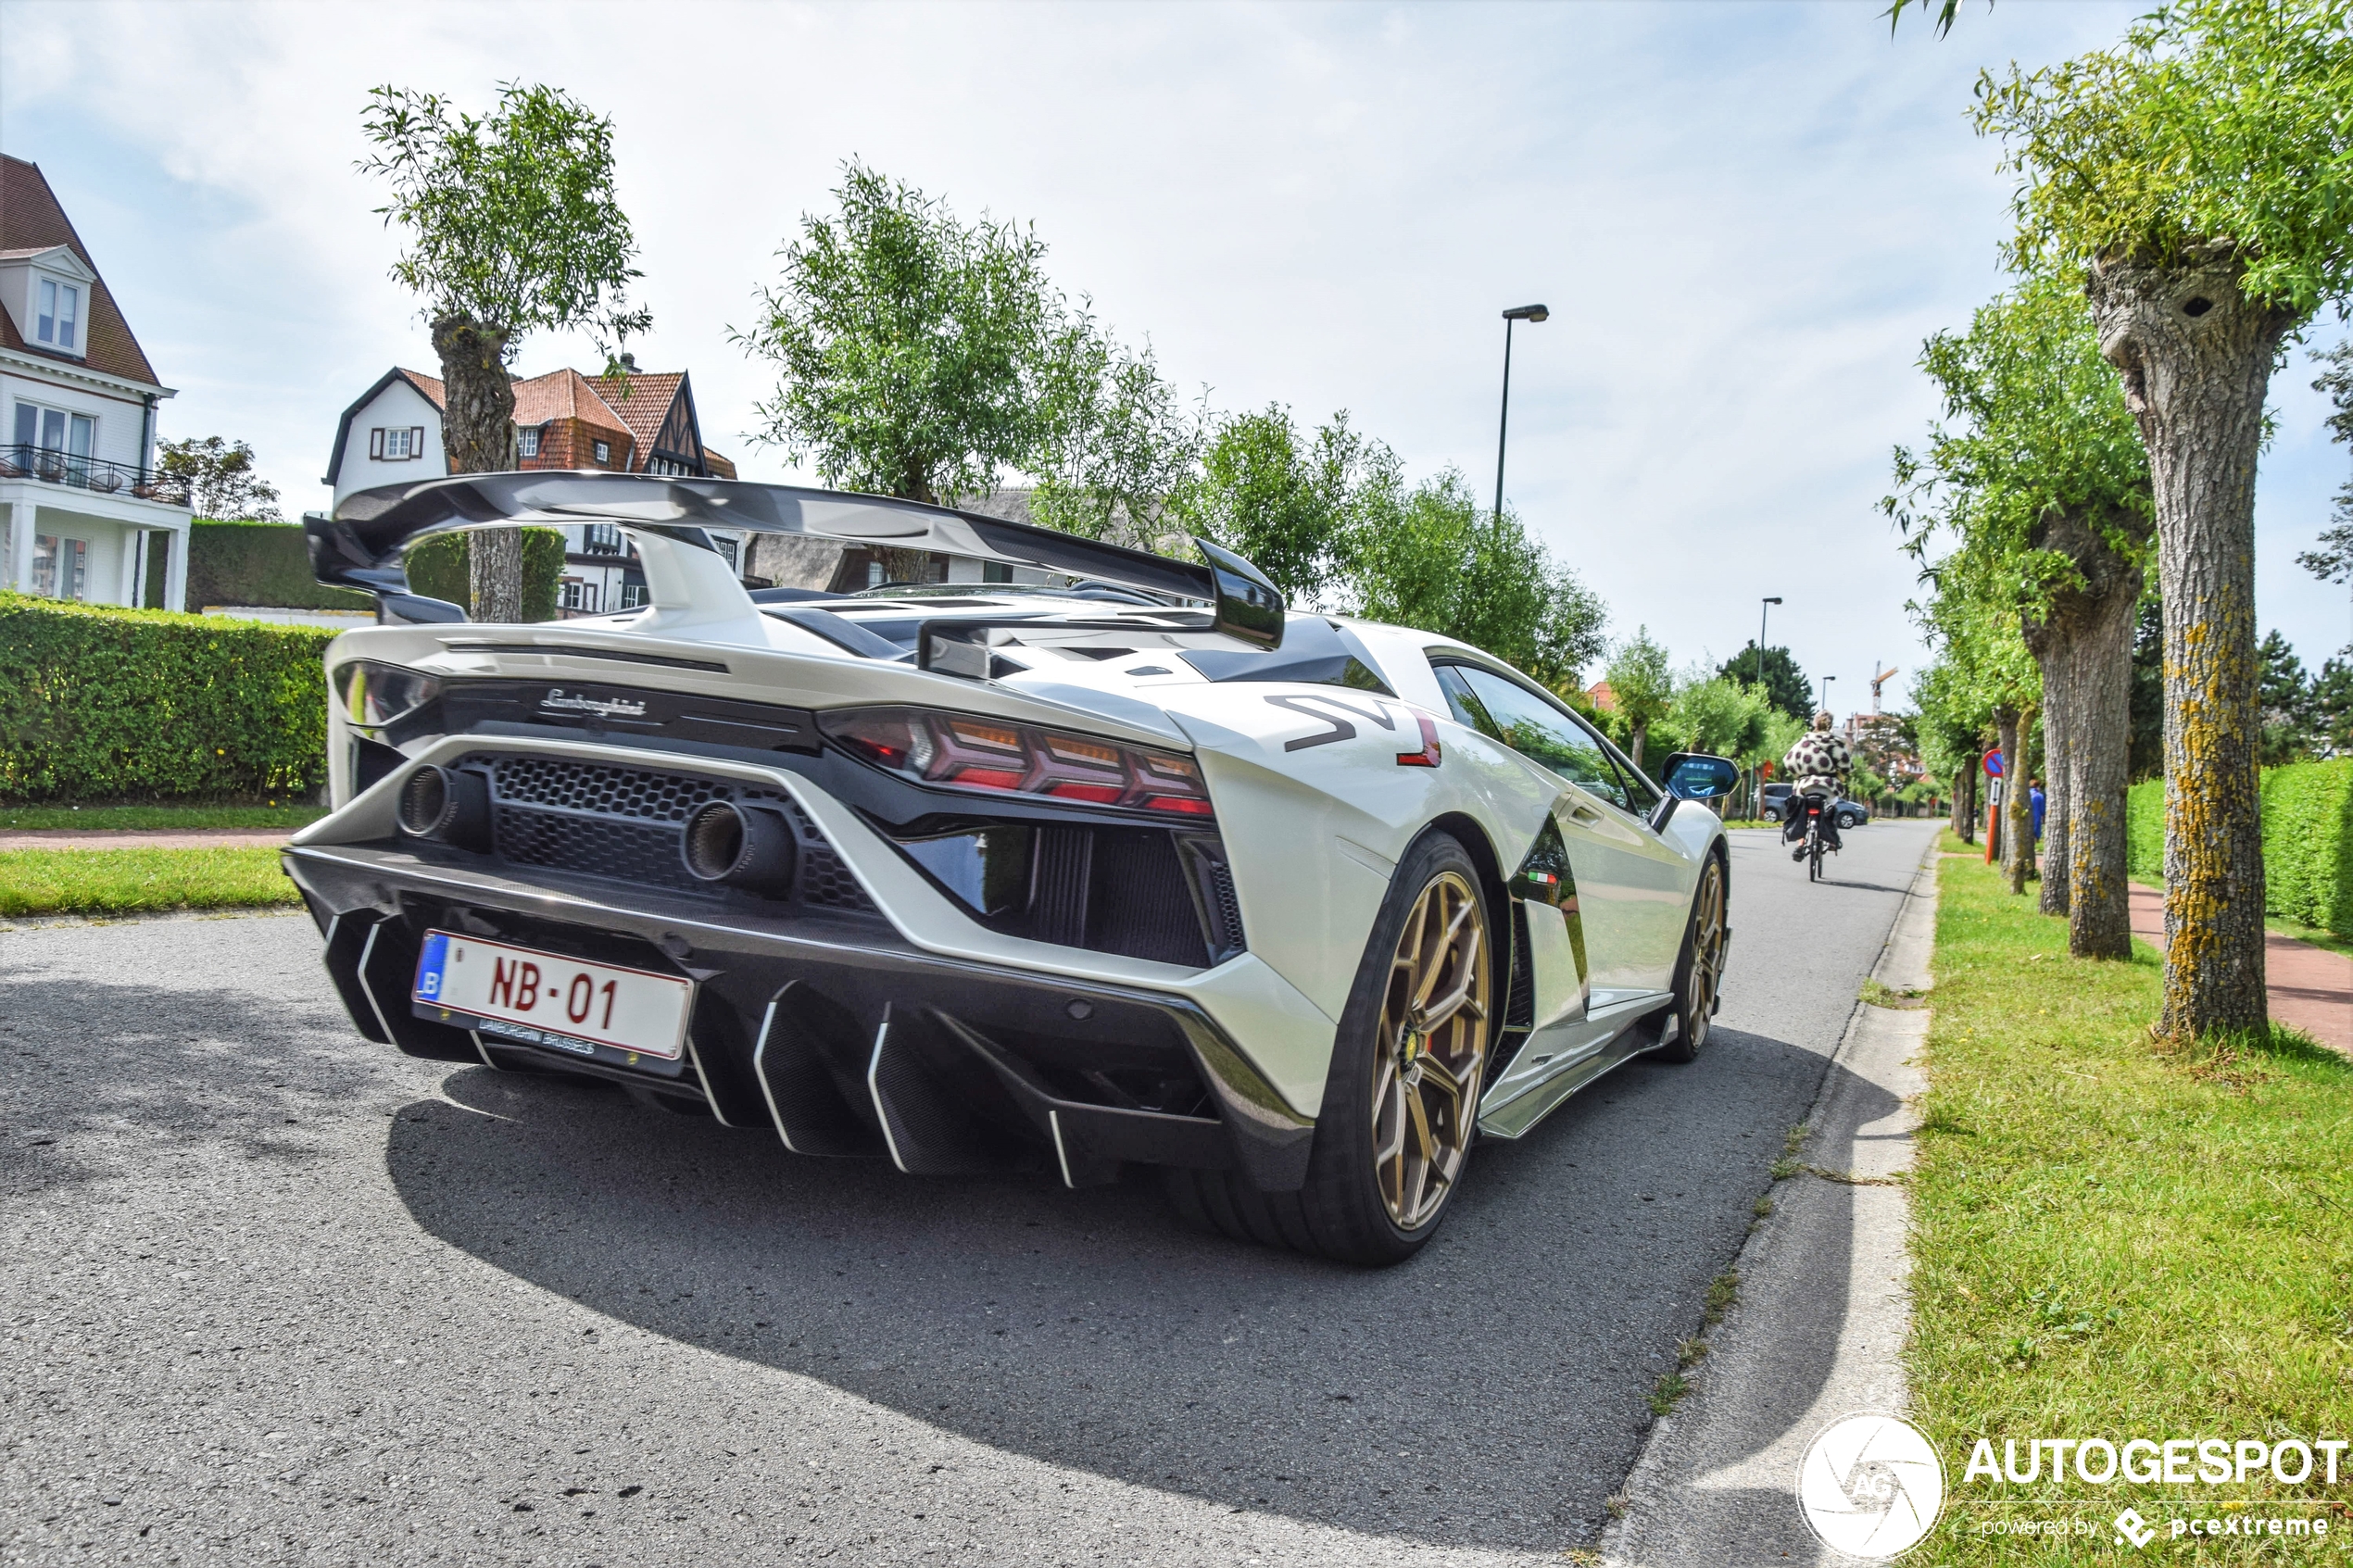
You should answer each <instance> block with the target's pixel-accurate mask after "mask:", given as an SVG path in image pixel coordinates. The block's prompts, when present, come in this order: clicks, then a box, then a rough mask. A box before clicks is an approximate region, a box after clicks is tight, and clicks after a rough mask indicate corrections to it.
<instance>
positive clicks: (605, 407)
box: [515, 368, 643, 457]
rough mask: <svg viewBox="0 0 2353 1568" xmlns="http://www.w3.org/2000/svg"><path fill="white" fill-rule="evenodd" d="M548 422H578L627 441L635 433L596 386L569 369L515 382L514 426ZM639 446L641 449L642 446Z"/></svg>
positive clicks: (551, 371) (577, 372) (633, 455)
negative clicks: (598, 393) (515, 424)
mask: <svg viewBox="0 0 2353 1568" xmlns="http://www.w3.org/2000/svg"><path fill="white" fill-rule="evenodd" d="M548 420H580V421H581V422H582V423H583V424H587V425H594V426H595V427H597V428H598V429H599V430H607V431H610V432H611V433H613V434H615V435H618V436H620V437H621V438H622V439H623V440H624V441H626V440H628V439H630V437H631V436H632V435H633V434H634V432H632V431H631V429H630V428H629V425H628V423H627V422H626V421H625V420H623V419H622V417H621V415H619V414H618V413H616V412H614V410H613V408H611V406H610V404H608V403H606V401H605V400H604V399H603V398H602V397H600V396H598V395H597V384H596V383H594V382H592V381H590V380H589V379H588V378H587V377H586V376H584V375H582V374H581V373H580V372H579V371H578V370H571V369H569V368H567V369H564V370H550V371H548V372H547V374H546V375H544V376H534V377H532V378H531V379H530V380H529V381H519V382H517V383H515V423H517V424H519V425H544V424H546V423H547V421H548ZM638 445H640V446H641V447H642V445H643V443H639V444H638ZM631 455H632V457H635V453H633V454H631Z"/></svg>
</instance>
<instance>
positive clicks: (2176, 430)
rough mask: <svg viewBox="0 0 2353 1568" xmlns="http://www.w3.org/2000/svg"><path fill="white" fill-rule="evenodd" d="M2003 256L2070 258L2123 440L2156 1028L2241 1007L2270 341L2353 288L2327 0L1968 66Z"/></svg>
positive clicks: (2250, 982)
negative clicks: (2142, 484) (2008, 205)
mask: <svg viewBox="0 0 2353 1568" xmlns="http://www.w3.org/2000/svg"><path fill="white" fill-rule="evenodd" d="M1977 123H1978V127H1979V129H1980V131H1981V132H1989V133H1994V134H1997V135H1999V136H2001V137H2002V138H2003V139H2004V141H2005V143H2006V157H2005V163H2006V166H2007V168H2010V169H2015V170H2016V171H2017V172H2019V173H2020V175H2021V176H2022V177H2023V178H2022V180H2021V182H2020V186H2019V190H2018V194H2017V198H2016V203H2015V207H2016V210H2017V214H2018V218H2019V232H2018V237H2017V240H2016V246H2015V248H2016V254H2017V257H2018V258H2019V259H2020V261H2021V263H2023V264H2024V265H2025V266H2027V267H2028V268H2029V269H2031V270H2034V271H2037V272H2043V273H2048V274H2050V275H2054V276H2058V275H2071V276H2081V277H2082V278H2083V279H2084V280H2085V283H2086V289H2087V293H2088V295H2089V297H2090V300H2091V302H2092V309H2093V314H2094V316H2095V320H2096V321H2097V325H2098V332H2099V341H2100V345H2101V348H2102V351H2103V352H2104V353H2105V354H2106V355H2107V357H2108V359H2109V360H2110V362H2111V363H2113V364H2114V365H2115V366H2116V367H2117V368H2118V370H2120V371H2121V372H2122V373H2123V377H2124V390H2125V397H2126V401H2127V403H2128V404H2129V406H2130V407H2131V408H2132V410H2133V416H2134V418H2135V419H2136V420H2137V421H2138V423H2139V425H2140V429H2141V435H2142V438H2143V440H2144V442H2145V445H2146V446H2147V448H2148V454H2149V469H2150V474H2151V478H2152V482H2153V484H2154V489H2155V496H2156V514H2157V532H2158V571H2159V575H2160V578H2161V587H2162V592H2163V599H2164V606H2165V618H2166V621H2165V671H2166V710H2167V723H2166V776H2167V779H2168V781H2169V784H2170V787H2169V788H2168V790H2167V792H2166V830H2165V846H2166V847H2165V881H2166V895H2165V905H2166V908H2165V927H2166V938H2167V943H2166V953H2165V991H2164V1007H2163V1012H2162V1014H2161V1017H2160V1020H2159V1023H2158V1029H2159V1031H2160V1033H2161V1034H2163V1035H2167V1036H2169V1037H2171V1038H2174V1039H2194V1038H2196V1037H2199V1036H2202V1035H2208V1034H2209V1033H2212V1032H2216V1031H2221V1032H2226V1033H2229V1032H2237V1031H2242V1030H2258V1029H2261V1028H2264V1027H2265V1026H2266V1008H2265V993H2264V962H2263V952H2264V936H2263V858H2262V839H2261V829H2260V825H2259V788H2258V782H2257V778H2256V758H2257V753H2258V747H2259V738H2260V736H2259V723H2258V717H2257V706H2256V684H2257V680H2258V673H2259V672H2258V666H2257V661H2256V657H2255V583H2254V559H2255V540H2254V498H2255V470H2256V456H2257V453H2258V451H2259V448H2260V446H2261V444H2262V439H2263V428H2264V421H2263V399H2264V392H2265V388H2266V387H2267V385H2268V384H2269V383H2270V380H2271V370H2272V368H2273V363H2274V359H2275V357H2276V356H2277V354H2278V352H2279V350H2280V346H2281V345H2282V343H2283V341H2284V339H2285V338H2286V336H2287V335H2288V334H2289V333H2290V332H2294V331H2296V329H2297V328H2298V327H2300V325H2301V324H2302V323H2303V322H2305V321H2306V320H2309V318H2310V317H2311V315H2312V314H2313V313H2314V312H2315V311H2316V310H2317V309H2318V308H2319V307H2321V306H2322V304H2324V303H2327V302H2329V301H2332V300H2334V301H2339V302H2342V301H2343V300H2344V299H2345V298H2346V296H2347V293H2348V291H2349V290H2353V223H2348V222H2347V220H2346V214H2347V211H2348V210H2353V0H2179V3H2176V4H2171V5H2166V6H2161V7H2160V8H2159V9H2158V10H2156V11H2155V12H2153V13H2151V14H2150V15H2148V16H2146V17H2145V18H2143V19H2140V20H2139V21H2137V22H2135V23H2133V26H2132V28H2131V29H2130V30H2129V31H2128V32H2127V33H2126V35H2125V39H2124V42H2123V44H2122V45H2121V46H2120V47H2119V48H2115V49H2108V50H2100V51H2095V52H2094V53H2092V54H2089V55H2085V56H2081V57H2080V58H2077V59H2074V60H2070V61H2067V62H2065V63H2063V64H2060V65H2057V66H2054V67H2050V68H2047V69H2040V70H2034V71H2025V70H2021V69H2019V68H2018V67H2017V66H2015V65H2013V66H2012V67H2011V68H2010V70H2009V72H2008V74H2007V76H2006V77H1995V76H1994V75H1993V74H1991V73H1988V74H1986V75H1985V76H1984V77H1983V78H1982V80H1981V82H1980V86H1979V102H1978V110H1977Z"/></svg>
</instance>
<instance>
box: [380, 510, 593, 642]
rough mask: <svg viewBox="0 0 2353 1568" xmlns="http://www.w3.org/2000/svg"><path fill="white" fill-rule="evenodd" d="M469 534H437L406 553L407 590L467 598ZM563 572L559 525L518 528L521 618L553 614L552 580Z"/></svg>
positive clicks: (535, 618)
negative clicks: (407, 554)
mask: <svg viewBox="0 0 2353 1568" xmlns="http://www.w3.org/2000/svg"><path fill="white" fill-rule="evenodd" d="M472 539H473V535H472V533H436V534H434V536H433V537H432V538H430V539H428V540H426V541H425V542H424V543H423V544H422V545H419V546H416V547H414V548H413V549H411V550H410V551H409V592H411V593H416V594H422V595H424V596H425V597H427V598H429V599H447V600H448V601H449V602H450V603H451V604H453V605H465V604H469V603H471V599H472V588H471V586H470V581H471V580H470V578H469V576H468V572H469V571H470V570H471V568H470V566H469V564H468V563H469V560H470V558H471V556H472ZM563 574H564V536H563V533H562V531H561V530H560V529H554V528H526V529H524V530H523V531H522V618H523V619H524V620H525V621H553V620H554V619H555V618H556V584H557V583H558V581H559V580H560V578H561V577H562V576H563Z"/></svg>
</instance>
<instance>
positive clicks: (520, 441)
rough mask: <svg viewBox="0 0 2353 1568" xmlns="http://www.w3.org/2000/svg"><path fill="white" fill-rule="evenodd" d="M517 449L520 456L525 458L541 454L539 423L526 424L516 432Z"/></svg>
mask: <svg viewBox="0 0 2353 1568" xmlns="http://www.w3.org/2000/svg"><path fill="white" fill-rule="evenodd" d="M515 451H516V453H517V454H518V455H519V456H522V457H525V458H535V457H537V456H539V427H538V426H537V425H526V426H525V427H523V428H522V430H519V431H517V432H515Z"/></svg>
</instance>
